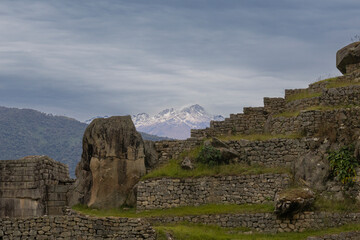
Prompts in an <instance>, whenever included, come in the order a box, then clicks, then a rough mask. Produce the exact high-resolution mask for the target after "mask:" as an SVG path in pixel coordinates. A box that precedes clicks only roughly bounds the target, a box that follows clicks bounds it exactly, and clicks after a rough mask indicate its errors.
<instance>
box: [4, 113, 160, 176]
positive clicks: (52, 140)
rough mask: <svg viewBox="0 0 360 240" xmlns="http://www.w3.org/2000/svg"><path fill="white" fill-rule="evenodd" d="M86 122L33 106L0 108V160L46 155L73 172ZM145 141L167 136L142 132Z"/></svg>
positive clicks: (71, 173) (79, 156) (78, 157)
mask: <svg viewBox="0 0 360 240" xmlns="http://www.w3.org/2000/svg"><path fill="white" fill-rule="evenodd" d="M86 127H87V124H85V123H82V122H79V121H78V120H75V119H73V118H68V117H63V116H54V115H51V114H46V113H41V112H39V111H36V110H32V109H18V108H7V107H0V159H2V160H7V159H18V158H22V157H24V156H28V155H47V156H49V157H51V158H53V159H55V160H57V161H60V162H62V163H65V164H67V165H68V166H69V170H70V175H71V176H72V177H74V176H75V168H76V165H77V163H78V162H79V161H80V158H81V152H82V137H83V134H84V131H85V129H86ZM141 134H142V136H143V138H144V139H146V140H152V141H159V140H164V139H165V138H162V137H157V136H154V135H150V134H144V133H141Z"/></svg>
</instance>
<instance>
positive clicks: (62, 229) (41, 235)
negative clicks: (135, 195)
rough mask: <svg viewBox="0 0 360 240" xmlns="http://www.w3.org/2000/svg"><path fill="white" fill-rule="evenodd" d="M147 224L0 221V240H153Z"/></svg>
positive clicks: (83, 219) (78, 219)
mask: <svg viewBox="0 0 360 240" xmlns="http://www.w3.org/2000/svg"><path fill="white" fill-rule="evenodd" d="M155 235H156V234H155V231H154V230H153V229H152V228H151V226H150V224H149V223H148V222H146V221H144V220H142V219H137V218H113V217H107V218H96V217H89V216H82V215H70V216H68V215H64V216H42V217H33V218H0V239H3V240H7V239H155Z"/></svg>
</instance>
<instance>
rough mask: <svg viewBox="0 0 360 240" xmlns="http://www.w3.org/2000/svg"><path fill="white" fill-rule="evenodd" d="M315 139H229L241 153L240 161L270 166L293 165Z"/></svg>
mask: <svg viewBox="0 0 360 240" xmlns="http://www.w3.org/2000/svg"><path fill="white" fill-rule="evenodd" d="M313 141H315V140H314V139H306V138H302V139H271V140H266V141H246V140H239V141H228V142H226V143H227V144H228V145H229V146H231V147H232V148H233V149H235V150H236V151H238V152H239V153H240V159H239V160H240V162H249V163H250V164H251V165H254V164H259V165H265V166H268V167H276V166H285V167H291V164H292V163H293V161H295V160H296V159H297V158H298V156H300V155H302V154H304V153H305V152H306V151H307V149H309V145H310V143H311V142H313Z"/></svg>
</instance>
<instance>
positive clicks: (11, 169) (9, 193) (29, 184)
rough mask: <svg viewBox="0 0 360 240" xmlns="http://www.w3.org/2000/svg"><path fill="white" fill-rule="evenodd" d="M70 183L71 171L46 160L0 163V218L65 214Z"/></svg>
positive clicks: (30, 157) (50, 160) (51, 160)
mask: <svg viewBox="0 0 360 240" xmlns="http://www.w3.org/2000/svg"><path fill="white" fill-rule="evenodd" d="M71 183H72V180H71V179H70V178H69V169H68V167H67V166H66V165H64V164H62V163H59V162H56V161H54V160H53V159H51V158H49V157H46V156H28V157H25V158H22V159H19V160H4V161H0V217H6V216H7V217H28V216H42V215H44V214H62V208H63V207H64V206H66V205H67V200H66V194H67V191H68V189H67V186H68V184H71ZM60 185H63V187H62V188H63V190H62V191H61V192H59V191H58V188H60V187H59V186H60Z"/></svg>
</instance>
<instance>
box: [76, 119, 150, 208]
mask: <svg viewBox="0 0 360 240" xmlns="http://www.w3.org/2000/svg"><path fill="white" fill-rule="evenodd" d="M145 172H146V169H145V150H144V142H143V140H142V138H141V135H140V134H139V133H138V132H137V131H136V129H135V126H134V124H133V122H132V120H131V117H130V116H123V117H110V118H107V119H102V118H99V119H95V120H94V121H92V123H91V124H90V125H89V126H88V127H87V129H86V130H85V133H84V138H83V153H82V157H81V162H80V163H79V164H78V166H77V168H76V176H77V181H76V183H75V189H74V191H73V199H72V202H71V203H72V204H74V203H76V202H80V203H82V204H87V205H88V206H92V207H98V208H113V207H119V206H121V205H123V204H125V203H126V204H129V205H131V204H133V202H131V200H130V202H129V199H133V197H131V196H130V195H131V194H132V189H133V187H134V185H135V184H136V183H137V182H138V181H139V179H140V177H141V176H142V175H144V174H145Z"/></svg>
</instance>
